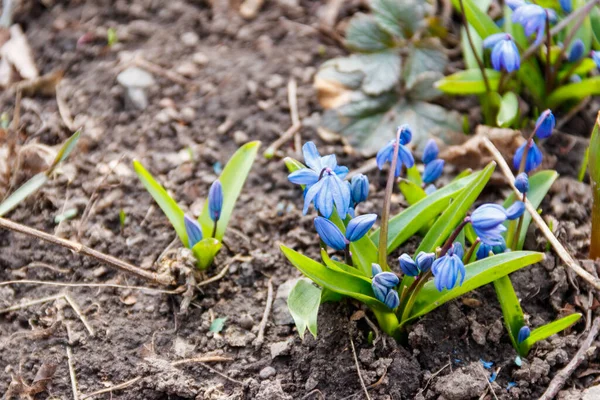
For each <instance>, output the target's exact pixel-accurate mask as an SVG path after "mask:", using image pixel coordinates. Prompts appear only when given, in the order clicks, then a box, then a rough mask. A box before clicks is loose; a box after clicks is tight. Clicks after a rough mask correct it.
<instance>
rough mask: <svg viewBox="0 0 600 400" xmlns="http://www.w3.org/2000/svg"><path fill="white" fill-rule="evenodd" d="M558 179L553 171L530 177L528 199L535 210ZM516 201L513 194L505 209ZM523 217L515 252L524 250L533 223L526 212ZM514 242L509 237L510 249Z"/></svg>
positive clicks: (507, 241)
mask: <svg viewBox="0 0 600 400" xmlns="http://www.w3.org/2000/svg"><path fill="white" fill-rule="evenodd" d="M557 178H558V173H557V172H556V171H552V170H547V171H539V172H536V173H535V174H533V175H531V176H530V177H529V192H527V198H528V199H529V201H530V202H531V204H532V205H533V207H534V208H535V209H537V208H538V207H539V206H540V204H542V201H543V200H544V197H546V194H547V193H548V191H549V190H550V187H552V184H553V183H554V181H556V179H557ZM515 199H516V196H515V194H514V193H511V194H510V195H509V196H508V197H507V198H506V200H505V201H504V207H506V208H508V207H510V206H511V205H512V204H513V203H514V202H515ZM523 215H524V216H523V226H522V228H521V233H520V235H519V242H518V245H517V248H516V249H515V250H522V249H523V244H524V243H525V238H526V236H527V229H528V228H529V224H530V223H531V214H529V213H528V212H527V211H525V213H524V214H523ZM515 226H516V223H515ZM513 229H514V228H513ZM508 232H511V229H509V230H508ZM512 242H513V237H512V236H509V235H507V237H506V243H507V245H508V246H509V247H510V246H511V245H512Z"/></svg>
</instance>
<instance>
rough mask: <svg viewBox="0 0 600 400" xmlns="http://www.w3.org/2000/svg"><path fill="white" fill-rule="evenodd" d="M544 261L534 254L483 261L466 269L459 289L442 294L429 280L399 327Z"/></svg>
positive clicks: (512, 253) (499, 255) (501, 255)
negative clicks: (479, 288) (499, 279)
mask: <svg viewBox="0 0 600 400" xmlns="http://www.w3.org/2000/svg"><path fill="white" fill-rule="evenodd" d="M543 259H544V254H542V253H537V252H533V251H512V252H509V253H502V254H498V255H495V256H492V257H488V258H484V259H483V260H479V261H475V262H473V263H471V264H469V265H468V266H467V268H466V271H467V273H466V276H465V280H464V282H463V284H462V285H461V286H458V287H455V288H454V289H452V290H444V291H442V292H439V291H438V290H437V289H436V287H435V283H434V281H433V280H430V281H429V282H427V283H426V284H425V285H423V289H421V291H420V292H419V294H418V295H417V297H416V300H415V304H414V307H413V309H412V312H411V314H410V317H409V318H408V319H407V320H406V321H402V323H403V324H406V323H407V322H409V321H411V320H413V319H415V318H418V317H421V316H423V315H425V314H427V313H428V312H431V311H432V310H434V309H436V308H438V307H439V306H441V305H442V304H444V303H447V302H448V301H450V300H453V299H455V298H457V297H459V296H462V295H463V294H465V293H468V292H470V291H471V290H473V289H477V288H478V287H481V286H483V285H486V284H488V283H491V282H493V281H495V280H497V279H498V278H501V277H503V276H507V275H508V274H510V273H512V272H515V271H517V270H519V269H521V268H523V267H526V266H528V265H531V264H535V263H537V262H540V261H542V260H543Z"/></svg>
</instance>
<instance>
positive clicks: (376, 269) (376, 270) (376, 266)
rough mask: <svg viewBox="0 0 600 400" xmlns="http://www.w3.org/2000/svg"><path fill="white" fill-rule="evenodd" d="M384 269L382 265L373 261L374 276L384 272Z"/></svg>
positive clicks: (372, 270) (372, 271)
mask: <svg viewBox="0 0 600 400" xmlns="http://www.w3.org/2000/svg"><path fill="white" fill-rule="evenodd" d="M382 272H383V270H382V269H381V265H379V264H376V263H373V264H371V274H373V276H375V275H377V274H380V273H382Z"/></svg>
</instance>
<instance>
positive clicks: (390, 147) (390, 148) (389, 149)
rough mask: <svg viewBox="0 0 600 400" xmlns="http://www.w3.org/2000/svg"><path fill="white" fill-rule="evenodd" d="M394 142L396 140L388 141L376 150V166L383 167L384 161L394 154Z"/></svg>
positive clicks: (387, 160) (388, 160) (390, 158)
mask: <svg viewBox="0 0 600 400" xmlns="http://www.w3.org/2000/svg"><path fill="white" fill-rule="evenodd" d="M394 143H396V140H391V141H389V142H388V143H387V144H386V145H385V146H383V147H382V148H381V149H380V150H379V151H378V152H377V156H376V157H375V160H376V161H377V168H379V169H383V166H384V165H385V163H387V162H390V161H391V160H392V157H393V156H394Z"/></svg>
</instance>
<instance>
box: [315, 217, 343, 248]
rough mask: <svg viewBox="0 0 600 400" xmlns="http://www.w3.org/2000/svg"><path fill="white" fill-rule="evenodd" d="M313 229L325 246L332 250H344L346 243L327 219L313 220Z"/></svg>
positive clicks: (340, 233)
mask: <svg viewBox="0 0 600 400" xmlns="http://www.w3.org/2000/svg"><path fill="white" fill-rule="evenodd" d="M315 229H316V230H317V233H318V234H319V236H320V237H321V240H323V242H325V244H326V245H327V246H329V247H331V248H332V249H334V250H344V249H345V248H346V245H347V243H348V241H347V240H346V238H345V237H344V234H343V233H342V231H340V228H338V227H337V226H336V225H335V224H334V223H333V222H331V221H330V220H328V219H327V218H323V217H317V218H315Z"/></svg>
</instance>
